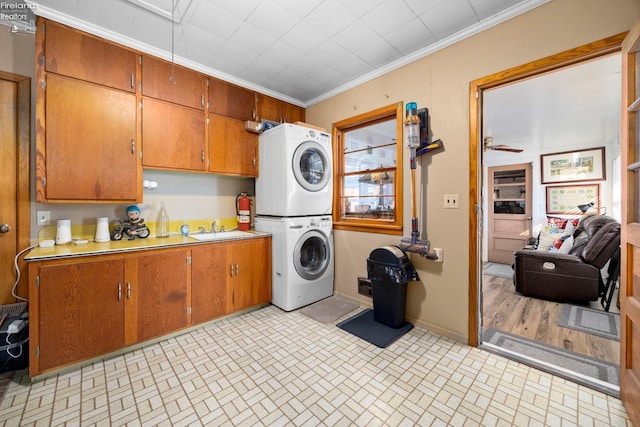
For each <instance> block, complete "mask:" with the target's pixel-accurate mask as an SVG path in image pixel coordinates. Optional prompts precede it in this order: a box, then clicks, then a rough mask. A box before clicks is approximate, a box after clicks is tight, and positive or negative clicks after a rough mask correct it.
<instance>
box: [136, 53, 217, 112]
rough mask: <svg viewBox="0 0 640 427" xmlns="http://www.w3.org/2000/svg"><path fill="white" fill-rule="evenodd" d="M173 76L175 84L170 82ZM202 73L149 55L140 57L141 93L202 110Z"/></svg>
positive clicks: (203, 89) (203, 79)
mask: <svg viewBox="0 0 640 427" xmlns="http://www.w3.org/2000/svg"><path fill="white" fill-rule="evenodd" d="M172 68H173V77H174V81H175V84H173V83H171V80H170V78H171V75H172ZM206 81H207V80H206V78H205V76H204V75H202V74H200V73H198V72H196V71H193V70H189V69H188V68H184V67H181V66H179V65H173V66H172V65H171V63H170V62H167V61H163V60H161V59H157V58H153V57H151V56H146V55H145V56H143V58H142V95H144V96H149V97H151V98H156V99H162V100H165V101H169V102H173V103H174V104H180V105H184V106H185V107H191V108H196V109H199V110H204V102H205V100H204V94H205V90H206Z"/></svg>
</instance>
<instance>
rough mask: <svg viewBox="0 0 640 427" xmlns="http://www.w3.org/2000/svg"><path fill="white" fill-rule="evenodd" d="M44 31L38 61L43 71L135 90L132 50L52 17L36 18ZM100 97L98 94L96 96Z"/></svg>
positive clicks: (134, 64) (40, 28)
mask: <svg viewBox="0 0 640 427" xmlns="http://www.w3.org/2000/svg"><path fill="white" fill-rule="evenodd" d="M43 28H44V31H45V32H46V37H47V43H46V46H45V51H43V53H42V56H41V61H43V62H44V63H45V69H46V71H47V72H51V73H56V74H61V75H64V76H69V77H74V78H76V79H80V80H85V81H89V82H93V83H97V84H100V85H104V86H109V87H112V88H116V89H121V90H124V91H128V92H135V91H136V56H137V55H136V53H135V52H134V51H132V50H129V49H126V48H123V47H121V46H118V45H116V44H114V43H111V42H108V41H106V40H103V39H99V38H97V37H94V36H91V35H88V34H86V33H82V32H80V31H77V30H74V29H72V28H69V27H66V26H64V25H61V24H58V23H57V22H54V21H46V27H45V24H44V21H39V24H38V32H40V33H42V31H43ZM98 99H100V98H98Z"/></svg>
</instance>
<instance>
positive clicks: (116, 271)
mask: <svg viewBox="0 0 640 427" xmlns="http://www.w3.org/2000/svg"><path fill="white" fill-rule="evenodd" d="M29 273H30V277H31V279H30V280H32V281H35V280H36V277H38V278H39V286H35V285H33V284H32V287H31V289H32V291H34V292H35V293H37V294H38V295H37V299H38V301H39V302H40V303H39V304H38V305H37V307H38V312H37V313H31V316H32V321H36V322H37V327H36V329H35V331H31V330H30V336H32V337H33V332H36V331H37V334H36V338H35V342H34V341H32V342H31V345H33V346H34V347H35V346H39V347H40V351H39V357H38V358H37V359H36V360H37V361H36V366H32V371H31V374H32V375H34V374H37V373H38V372H44V371H47V370H49V369H53V368H56V367H61V366H64V365H67V364H71V363H74V362H79V361H81V360H86V359H89V358H91V357H96V356H99V355H101V354H105V353H109V352H111V351H115V350H117V349H119V348H121V347H122V346H123V345H124V303H123V299H122V298H123V294H122V293H121V292H119V289H121V286H122V284H123V261H122V258H112V259H109V260H99V261H96V260H92V261H78V260H72V261H71V262H68V261H59V262H51V263H49V262H45V263H42V264H41V265H38V264H32V265H30V272H29ZM34 314H35V316H34ZM33 317H35V319H33ZM38 340H39V341H38ZM32 360H33V359H32ZM32 365H33V364H32Z"/></svg>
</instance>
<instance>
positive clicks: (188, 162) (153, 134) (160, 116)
mask: <svg viewBox="0 0 640 427" xmlns="http://www.w3.org/2000/svg"><path fill="white" fill-rule="evenodd" d="M205 139H206V137H205V118H204V113H203V112H202V111H199V110H196V109H193V108H189V107H184V106H182V105H178V104H172V103H170V102H166V101H159V100H157V99H153V98H147V97H144V98H143V99H142V140H143V146H142V165H143V166H144V167H147V168H157V169H174V170H191V171H204V170H205V169H206V163H205V160H206V159H205V156H206V154H205Z"/></svg>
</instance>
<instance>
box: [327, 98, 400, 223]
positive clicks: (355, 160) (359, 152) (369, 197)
mask: <svg viewBox="0 0 640 427" xmlns="http://www.w3.org/2000/svg"><path fill="white" fill-rule="evenodd" d="M402 120H403V116H402V103H397V104H393V105H389V106H387V107H383V108H380V109H378V110H374V111H371V112H369V113H364V114H361V115H359V116H355V117H352V118H349V119H346V120H343V121H341V122H338V123H335V124H334V125H333V141H334V145H333V149H334V153H333V159H334V164H335V165H334V174H335V176H334V181H333V182H334V203H333V225H334V228H336V229H338V230H353V231H366V232H373V233H386V234H397V235H400V234H402V126H403V123H402Z"/></svg>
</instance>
